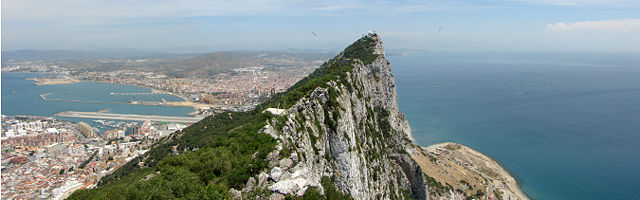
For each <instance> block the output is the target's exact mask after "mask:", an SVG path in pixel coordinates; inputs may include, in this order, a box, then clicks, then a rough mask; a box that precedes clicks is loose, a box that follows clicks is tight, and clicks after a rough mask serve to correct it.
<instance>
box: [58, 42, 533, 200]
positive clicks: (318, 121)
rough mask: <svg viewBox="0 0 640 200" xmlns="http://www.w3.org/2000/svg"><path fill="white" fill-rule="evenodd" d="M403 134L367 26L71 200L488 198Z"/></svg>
mask: <svg viewBox="0 0 640 200" xmlns="http://www.w3.org/2000/svg"><path fill="white" fill-rule="evenodd" d="M410 134H411V130H410V127H409V123H408V122H407V120H406V119H405V117H404V115H403V114H402V113H401V112H399V111H398V102H397V95H396V89H395V81H394V78H393V75H392V74H391V67H390V65H389V63H388V62H387V60H386V58H385V55H384V48H383V44H382V41H381V39H380V37H379V36H378V35H376V34H369V35H366V36H364V37H363V38H361V39H359V40H357V41H356V42H354V43H353V44H352V45H350V46H349V47H347V48H346V49H345V50H344V51H343V52H342V53H340V54H339V55H337V56H336V57H334V58H333V59H331V60H329V61H327V62H326V63H325V64H323V65H322V66H321V67H320V68H318V69H317V70H315V71H314V72H313V73H312V74H310V75H309V76H308V77H306V78H304V79H302V80H301V81H299V82H298V83H296V84H295V85H294V86H292V87H291V88H289V89H288V90H287V91H286V92H283V93H279V94H277V95H276V96H275V97H273V98H272V99H271V100H269V101H268V102H265V103H263V104H262V105H260V106H258V107H257V108H256V109H255V110H253V111H249V112H227V113H221V114H218V115H215V116H211V117H207V118H205V119H203V120H202V121H200V122H198V123H195V124H193V125H191V126H190V127H188V128H186V129H184V130H182V131H180V132H176V133H174V134H172V135H171V136H170V137H168V138H166V139H164V140H162V141H160V142H158V143H156V144H155V145H154V147H153V148H152V149H151V150H150V151H149V152H147V153H145V154H144V155H143V156H139V157H137V158H135V159H133V160H132V161H130V162H129V163H127V165H125V166H123V167H121V168H119V169H118V170H116V171H115V172H114V173H112V174H111V175H109V176H106V177H104V178H102V179H101V180H100V184H99V186H98V187H97V188H95V189H91V190H81V191H78V192H75V193H74V194H73V195H72V196H71V197H70V199H105V198H107V199H177V198H182V199H228V198H232V199H285V198H288V199H297V198H300V199H430V198H435V199H464V198H467V196H469V197H475V198H486V197H488V196H491V195H484V193H482V191H487V192H488V193H487V194H489V192H492V191H494V190H493V189H492V188H491V186H486V184H485V182H486V180H485V179H484V177H483V174H476V175H473V176H472V177H462V178H455V177H453V178H452V176H451V175H452V174H453V173H451V172H449V171H447V170H458V168H451V167H450V166H451V164H452V163H453V164H455V162H454V161H455V160H456V159H454V158H451V160H454V161H452V162H444V160H443V161H437V160H436V159H435V158H433V156H430V155H431V154H429V152H428V151H427V150H425V149H423V148H422V147H419V146H418V145H416V144H415V143H413V141H412V138H411V135H410ZM465 155H467V154H465ZM480 158H482V157H480ZM414 159H415V160H414ZM483 159H484V158H483ZM487 159H488V158H487ZM416 161H418V163H419V164H418V163H417V162H416ZM431 162H433V163H431ZM492 165H493V164H492ZM420 166H425V167H433V168H434V170H426V169H422V168H421V167H420ZM474 170H475V171H478V170H476V169H469V170H467V171H471V172H474ZM432 171H436V172H437V173H432V174H425V173H430V172H432ZM431 176H433V177H431ZM507 176H508V174H507ZM434 177H435V178H434ZM509 178H510V177H508V178H505V179H496V180H512V179H513V178H510V179H509ZM471 179H473V180H476V179H477V180H476V181H471ZM464 180H469V183H472V184H473V186H474V188H475V189H474V188H471V187H470V186H471V185H468V184H467V185H468V186H469V187H467V186H466V185H462V186H465V187H461V185H459V184H457V183H458V182H457V181H464ZM443 183H444V184H445V185H446V186H443ZM461 183H466V181H465V182H461ZM450 184H454V185H453V186H452V185H450ZM427 185H429V186H427ZM476 191H478V192H476ZM496 191H497V190H496ZM481 193H482V194H481ZM497 195H498V194H496V195H495V196H497ZM522 196H524V195H522Z"/></svg>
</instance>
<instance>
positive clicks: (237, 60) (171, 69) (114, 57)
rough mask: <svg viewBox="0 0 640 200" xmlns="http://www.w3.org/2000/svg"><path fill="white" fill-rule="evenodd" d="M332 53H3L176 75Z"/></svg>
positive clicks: (302, 61) (294, 62)
mask: <svg viewBox="0 0 640 200" xmlns="http://www.w3.org/2000/svg"><path fill="white" fill-rule="evenodd" d="M333 54H335V52H332V51H319V50H297V49H286V50H266V51H218V52H214V53H208V54H195V53H192V54H176V53H158V52H152V51H144V50H143V51H138V50H126V49H125V50H109V51H78V50H17V51H3V52H2V62H3V64H8V63H9V64H10V63H19V62H24V61H35V60H38V61H42V62H46V63H50V64H54V65H58V66H62V67H67V68H77V69H87V70H94V71H114V70H125V69H136V70H144V71H153V72H161V73H166V74H169V75H173V76H177V77H180V76H188V75H196V74H208V75H213V74H218V73H222V72H228V71H231V70H232V69H234V68H241V67H249V66H269V67H293V66H304V65H309V64H311V63H312V62H317V63H316V64H318V65H319V64H322V61H324V60H327V59H328V58H330V57H331V55H333Z"/></svg>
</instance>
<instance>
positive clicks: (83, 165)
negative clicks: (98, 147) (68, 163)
mask: <svg viewBox="0 0 640 200" xmlns="http://www.w3.org/2000/svg"><path fill="white" fill-rule="evenodd" d="M97 153H98V151H96V152H93V154H91V157H89V159H87V160H85V161H84V162H82V163H80V165H79V166H78V168H80V169H84V167H86V166H87V164H89V163H90V162H91V161H92V160H93V158H95V157H96V154H97Z"/></svg>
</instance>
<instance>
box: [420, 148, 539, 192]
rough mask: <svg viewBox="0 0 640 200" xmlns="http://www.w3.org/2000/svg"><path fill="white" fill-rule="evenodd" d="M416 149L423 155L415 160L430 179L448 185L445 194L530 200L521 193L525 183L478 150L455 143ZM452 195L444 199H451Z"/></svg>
mask: <svg viewBox="0 0 640 200" xmlns="http://www.w3.org/2000/svg"><path fill="white" fill-rule="evenodd" d="M416 148H417V149H419V151H416V152H413V153H410V155H411V157H412V158H414V160H415V161H416V162H417V163H418V165H420V167H421V168H422V171H423V172H424V173H425V174H426V175H427V176H429V177H431V178H433V180H435V181H436V182H438V183H440V184H441V185H442V186H444V185H446V187H443V188H441V190H447V189H449V190H455V191H457V192H458V193H459V194H458V195H464V196H471V195H475V194H479V193H480V191H482V190H484V192H483V193H484V194H483V195H484V196H485V198H486V199H491V198H495V197H499V199H522V200H526V199H529V197H528V196H527V195H526V194H525V193H524V192H522V190H521V189H520V186H519V183H521V182H518V180H517V179H516V178H514V177H513V176H512V175H511V173H509V171H507V170H506V169H505V168H504V167H502V165H500V163H499V162H497V161H496V160H494V159H492V158H491V157H489V156H487V155H485V154H483V153H481V152H479V151H477V150H475V149H472V148H469V147H467V146H464V145H461V144H457V143H453V142H445V143H439V144H433V145H430V146H427V147H423V146H417V147H416ZM480 188H481V189H482V190H479V189H480ZM448 193H449V192H446V194H442V196H441V197H446V198H448V197H447V196H448ZM451 194H452V196H455V195H453V193H451Z"/></svg>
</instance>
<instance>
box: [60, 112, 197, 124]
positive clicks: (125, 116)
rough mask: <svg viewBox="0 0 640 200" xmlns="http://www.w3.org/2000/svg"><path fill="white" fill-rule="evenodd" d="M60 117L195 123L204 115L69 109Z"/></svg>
mask: <svg viewBox="0 0 640 200" xmlns="http://www.w3.org/2000/svg"><path fill="white" fill-rule="evenodd" d="M55 116H58V117H75V118H89V119H112V120H132V121H147V120H149V121H159V122H182V123H195V122H198V121H200V120H202V117H173V116H159V115H135V114H113V113H98V112H75V111H67V112H61V113H58V114H56V115H55Z"/></svg>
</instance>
